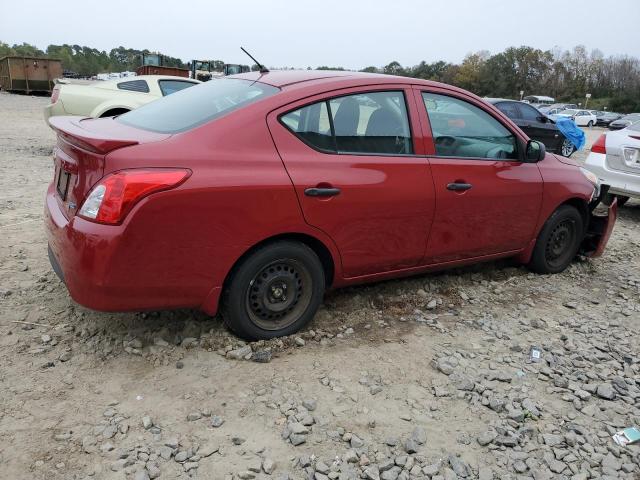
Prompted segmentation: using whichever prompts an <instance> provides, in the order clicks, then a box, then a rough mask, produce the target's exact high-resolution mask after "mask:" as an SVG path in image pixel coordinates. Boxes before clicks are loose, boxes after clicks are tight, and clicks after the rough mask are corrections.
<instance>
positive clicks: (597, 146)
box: [591, 133, 607, 153]
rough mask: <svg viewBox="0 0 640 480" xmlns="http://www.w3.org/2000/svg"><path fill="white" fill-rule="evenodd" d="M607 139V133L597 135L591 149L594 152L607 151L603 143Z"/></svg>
mask: <svg viewBox="0 0 640 480" xmlns="http://www.w3.org/2000/svg"><path fill="white" fill-rule="evenodd" d="M606 140H607V135H606V134H605V133H603V134H602V135H600V136H599V137H598V140H596V141H595V143H594V144H593V145H591V151H592V152H595V153H607V147H606V145H605V143H606Z"/></svg>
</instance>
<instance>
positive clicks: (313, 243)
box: [222, 233, 335, 291]
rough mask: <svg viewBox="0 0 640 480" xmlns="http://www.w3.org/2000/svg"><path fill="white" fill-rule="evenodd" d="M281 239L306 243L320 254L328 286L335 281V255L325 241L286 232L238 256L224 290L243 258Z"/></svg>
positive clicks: (223, 287) (227, 277)
mask: <svg viewBox="0 0 640 480" xmlns="http://www.w3.org/2000/svg"><path fill="white" fill-rule="evenodd" d="M281 240H295V241H298V242H301V243H304V244H305V245H306V246H307V247H309V248H310V249H311V250H313V251H314V252H315V254H316V255H318V259H319V260H320V263H321V264H322V269H323V270H324V278H325V285H326V287H330V286H331V284H332V283H333V275H334V273H335V266H334V263H333V257H332V256H331V252H330V251H329V249H328V248H327V247H326V246H325V245H324V243H322V242H321V241H320V240H318V239H317V238H314V237H312V236H311V235H306V234H304V233H284V234H281V235H275V236H273V237H269V238H266V239H264V240H262V241H261V242H259V243H257V244H255V245H254V246H253V247H251V248H250V249H249V250H247V251H246V252H244V253H243V254H242V256H241V257H240V258H238V260H236V262H235V263H234V264H233V267H231V270H229V272H228V273H227V276H226V277H225V279H224V282H223V284H222V290H223V291H224V290H225V288H226V286H227V282H228V281H229V279H230V278H231V274H232V273H233V271H234V270H235V268H236V265H238V264H239V263H240V262H241V261H242V260H244V259H245V258H246V257H248V256H249V255H251V254H252V253H253V252H254V251H256V250H257V249H259V248H262V247H265V246H267V245H269V244H271V243H275V242H278V241H281Z"/></svg>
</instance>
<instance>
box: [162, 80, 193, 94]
mask: <svg viewBox="0 0 640 480" xmlns="http://www.w3.org/2000/svg"><path fill="white" fill-rule="evenodd" d="M158 85H159V86H160V91H161V92H162V96H163V97H166V96H167V95H171V94H172V93H176V92H179V91H180V90H184V89H185V88H188V87H193V86H194V85H197V84H196V83H194V82H186V81H184V80H160V81H159V82H158Z"/></svg>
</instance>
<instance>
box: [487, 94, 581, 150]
mask: <svg viewBox="0 0 640 480" xmlns="http://www.w3.org/2000/svg"><path fill="white" fill-rule="evenodd" d="M485 100H487V101H488V102H489V103H491V104H493V105H495V106H496V107H497V108H498V110H500V111H501V112H502V113H504V114H505V115H506V116H507V117H509V118H510V119H511V120H512V121H513V122H514V123H515V124H516V125H518V127H520V128H521V129H522V131H523V132H524V133H526V134H527V136H528V137H529V138H532V139H533V140H538V141H539V142H542V143H544V145H545V147H546V149H547V150H548V151H550V152H553V153H558V154H560V155H563V156H565V157H570V156H571V154H572V153H573V152H575V150H576V147H575V146H574V145H573V143H571V141H570V140H569V139H568V138H566V137H565V136H564V135H563V134H562V132H561V131H560V130H559V129H558V127H557V126H556V124H555V122H554V121H553V120H551V119H550V118H548V117H547V116H546V115H544V114H543V113H542V112H540V111H539V110H536V109H535V108H533V107H532V106H531V105H528V104H526V103H524V102H519V101H517V100H506V99H502V98H485Z"/></svg>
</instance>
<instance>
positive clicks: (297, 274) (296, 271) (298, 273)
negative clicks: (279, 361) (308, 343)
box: [245, 259, 312, 330]
mask: <svg viewBox="0 0 640 480" xmlns="http://www.w3.org/2000/svg"><path fill="white" fill-rule="evenodd" d="M311 282H312V280H311V274H310V273H309V271H308V270H307V268H306V266H305V265H304V264H302V263H300V262H297V261H295V260H292V259H283V260H276V261H275V262H273V263H271V264H269V265H267V266H266V267H264V268H263V269H262V270H260V271H259V272H258V273H257V274H256V276H255V277H254V278H253V279H252V280H251V282H250V283H249V286H248V287H247V293H246V299H245V302H246V309H247V313H248V315H249V317H250V318H251V321H252V322H253V323H255V324H256V325H258V326H259V327H260V328H263V329H264V330H280V329H283V328H286V327H288V326H289V325H291V324H292V323H293V322H295V321H296V319H297V318H299V317H300V314H301V313H302V312H304V311H305V310H306V309H307V307H308V306H309V302H310V301H311V288H309V287H310V285H311Z"/></svg>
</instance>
